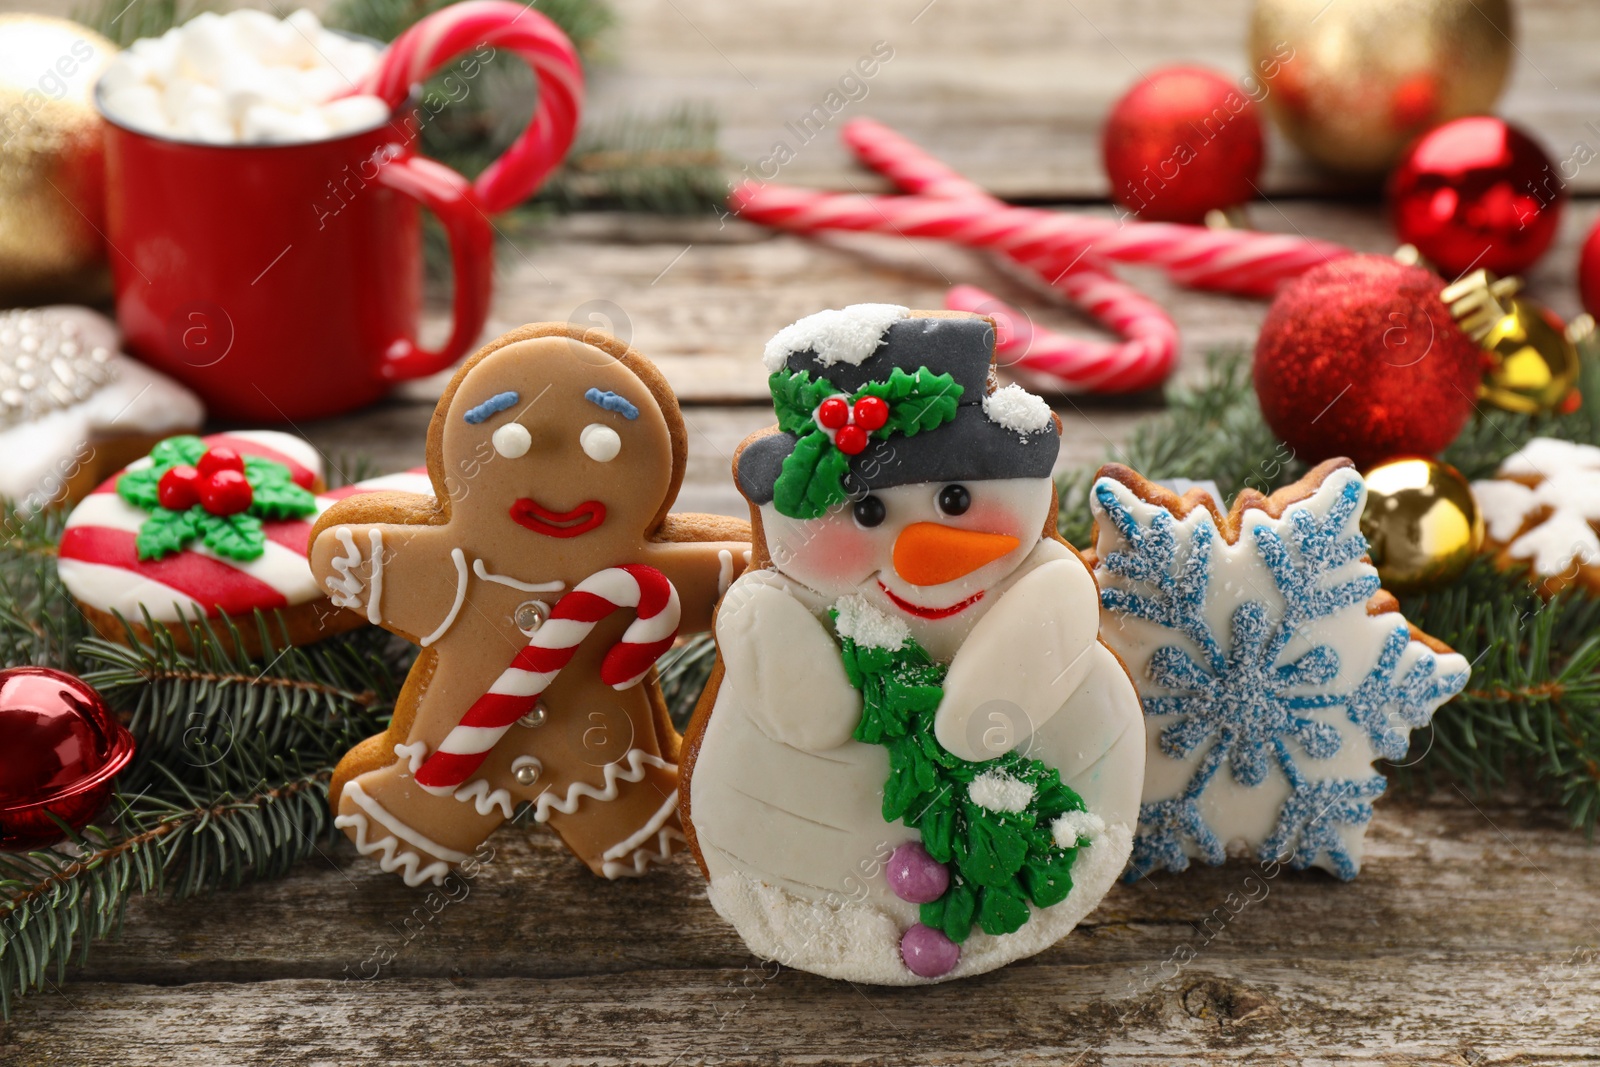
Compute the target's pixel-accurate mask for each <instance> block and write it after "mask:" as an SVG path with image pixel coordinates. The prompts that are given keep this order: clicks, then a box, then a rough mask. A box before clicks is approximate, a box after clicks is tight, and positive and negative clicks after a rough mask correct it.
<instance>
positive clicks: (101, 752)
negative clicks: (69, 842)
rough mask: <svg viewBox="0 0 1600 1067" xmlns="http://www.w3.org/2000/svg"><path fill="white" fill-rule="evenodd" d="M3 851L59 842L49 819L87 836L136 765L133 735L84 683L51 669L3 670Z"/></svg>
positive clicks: (0, 736)
mask: <svg viewBox="0 0 1600 1067" xmlns="http://www.w3.org/2000/svg"><path fill="white" fill-rule="evenodd" d="M0 752H3V753H4V754H5V756H4V758H3V759H0V848H4V849H28V848H43V847H45V846H47V845H52V844H54V843H55V842H57V841H60V840H61V839H62V837H63V834H62V832H61V827H60V826H58V825H57V824H56V823H55V822H54V821H53V820H52V819H51V818H50V816H51V815H54V816H55V817H56V818H58V819H60V820H61V821H62V822H65V823H66V824H67V825H68V826H70V827H72V828H73V829H74V830H82V829H83V828H84V827H85V826H87V825H88V824H89V821H90V820H91V819H93V818H94V816H95V813H97V812H98V811H99V810H100V808H101V806H102V805H103V804H104V803H105V800H106V797H107V796H109V795H110V792H111V779H112V777H113V776H115V775H116V773H117V772H118V771H120V770H122V768H123V767H124V766H126V765H127V763H128V761H129V760H130V759H132V758H133V735H132V734H130V733H128V731H127V730H126V729H125V728H124V727H123V725H122V724H121V723H120V722H118V721H117V719H116V716H114V715H113V714H112V713H111V711H110V709H108V708H107V707H106V705H105V702H104V701H102V700H101V699H100V694H98V693H96V692H95V691H94V689H92V688H91V687H90V686H89V685H87V684H86V683H84V682H83V681H82V680H81V679H79V678H74V677H73V676H72V675H70V674H66V673H64V672H62V671H54V670H50V669H49V668H46V667H13V668H11V669H9V670H4V671H0Z"/></svg>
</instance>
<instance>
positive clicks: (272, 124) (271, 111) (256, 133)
mask: <svg viewBox="0 0 1600 1067" xmlns="http://www.w3.org/2000/svg"><path fill="white" fill-rule="evenodd" d="M328 132H329V131H328V124H327V122H326V121H325V120H324V119H323V117H322V116H321V115H319V114H317V113H316V112H315V111H301V112H295V111H285V110H283V109H282V108H276V107H272V106H270V105H267V104H257V105H256V106H255V107H252V108H250V109H249V110H248V111H246V112H245V113H244V118H243V119H242V120H241V121H240V123H239V140H240V141H242V142H244V143H246V144H302V143H304V142H306V141H320V140H322V139H323V138H325V137H327V136H328Z"/></svg>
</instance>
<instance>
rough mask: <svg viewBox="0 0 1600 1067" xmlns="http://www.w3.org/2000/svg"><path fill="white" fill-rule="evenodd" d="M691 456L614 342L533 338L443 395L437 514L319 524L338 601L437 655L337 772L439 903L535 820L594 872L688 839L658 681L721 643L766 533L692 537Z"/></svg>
mask: <svg viewBox="0 0 1600 1067" xmlns="http://www.w3.org/2000/svg"><path fill="white" fill-rule="evenodd" d="M686 452H687V447H686V435H685V430H684V426H683V420H682V417H681V416H680V415H679V413H678V405H677V401H676V399H675V398H674V397H673V395H672V392H671V390H670V389H669V388H668V387H667V385H666V382H665V381H664V380H663V379H662V377H661V375H660V373H659V372H658V371H657V370H656V369H655V367H654V366H653V365H651V364H650V363H649V362H648V361H646V360H645V359H644V358H643V357H642V356H640V355H639V354H638V353H637V352H634V351H633V350H632V349H630V348H629V347H628V346H627V345H625V344H623V343H622V342H620V341H617V340H616V339H614V338H611V337H609V336H607V335H605V334H602V333H600V332H599V331H594V330H590V331H584V330H581V329H579V328H576V327H573V326H571V325H568V324H565V323H544V324H539V325H533V326H525V327H523V328H521V329H519V330H514V331H512V332H511V333H508V334H506V335H505V336H503V337H501V338H499V339H497V340H495V341H493V342H491V343H489V344H488V345H486V346H485V347H484V348H483V349H481V350H480V351H479V352H478V353H477V354H476V355H474V356H473V357H472V358H471V359H469V360H468V361H467V362H466V363H465V364H464V365H463V366H462V367H461V369H460V370H459V371H457V373H456V375H455V377H454V378H453V379H452V380H451V382H450V385H449V386H448V387H447V388H446V389H445V392H444V395H443V397H442V398H441V399H440V400H439V406H438V408H437V409H436V410H435V412H434V417H433V421H432V424H431V425H430V427H429V431H428V472H429V475H430V478H431V480H432V483H433V486H434V490H435V499H430V500H426V501H419V500H418V499H417V498H403V497H393V498H383V497H377V496H373V497H368V498H365V499H358V500H353V501H350V502H348V503H346V504H342V505H339V506H336V507H334V508H331V509H329V510H328V511H327V512H326V513H325V514H324V515H323V516H322V517H321V518H320V519H319V520H318V522H317V526H316V531H315V535H314V543H313V548H312V567H313V569H314V571H315V572H316V575H317V578H318V580H319V581H320V582H322V583H323V584H324V585H325V587H326V588H327V590H328V591H329V592H330V593H331V594H332V596H333V598H334V602H335V603H337V604H339V605H341V606H342V607H344V608H346V609H347V610H349V611H351V612H352V613H354V614H357V615H359V616H360V617H361V618H362V619H364V620H368V621H371V622H373V623H376V624H378V625H381V626H383V627H385V628H387V629H389V630H391V631H392V632H394V633H396V634H399V635H400V636H402V637H405V638H406V639H408V640H410V641H413V642H415V643H416V644H418V645H419V646H421V650H422V651H421V654H420V655H419V656H418V657H417V661H416V664H415V665H414V666H413V667H412V670H411V674H410V676H409V677H408V678H407V680H406V685H405V687H404V689H403V691H402V692H401V696H400V700H399V703H398V706H397V707H396V709H395V713H394V718H393V721H392V723H391V725H390V727H389V729H388V731H386V732H385V733H383V734H380V735H378V736H376V737H372V738H368V739H367V740H366V741H365V742H363V743H362V744H360V745H358V746H357V747H356V748H354V749H352V750H351V751H350V752H349V753H348V754H347V755H346V756H345V757H344V759H343V760H341V761H340V763H339V766H338V768H337V770H336V772H335V775H334V779H333V784H332V790H331V802H332V805H333V808H334V811H335V813H336V819H335V824H336V825H337V826H339V827H340V828H342V829H343V830H344V831H345V832H346V834H348V835H349V836H350V838H351V840H352V841H354V842H355V845H356V847H357V848H358V849H359V850H360V851H361V852H362V853H363V854H364V855H373V856H376V857H377V858H378V860H379V862H380V863H381V864H382V866H383V868H384V869H385V870H388V871H398V872H400V873H401V874H402V876H403V877H404V878H405V880H406V882H407V883H408V884H410V885H419V884H421V883H423V882H426V881H434V882H437V881H440V880H442V879H443V878H444V877H445V875H446V874H448V873H449V871H450V869H451V868H452V867H453V866H454V865H456V864H459V863H461V862H463V861H464V860H465V859H467V858H468V857H469V856H470V854H471V853H472V851H473V849H474V848H475V847H476V846H477V845H478V844H479V843H480V842H482V841H483V840H484V839H485V838H486V837H488V836H489V834H490V833H491V832H492V831H493V830H494V829H495V828H496V827H497V826H499V825H500V823H501V822H503V821H504V820H506V819H509V818H510V817H511V816H512V814H513V812H514V810H515V808H516V807H517V806H518V805H519V804H522V803H528V804H531V805H532V814H533V818H534V819H535V820H536V821H538V822H540V823H545V824H548V825H549V826H550V828H551V829H553V830H554V831H555V832H556V833H557V834H559V835H560V836H561V838H562V840H563V841H564V842H565V843H566V844H567V846H568V847H569V848H570V849H571V850H572V851H573V852H574V853H576V854H577V855H578V857H579V858H580V859H582V860H583V861H584V862H585V863H586V864H588V865H589V867H590V869H591V870H593V871H594V873H596V874H599V875H603V876H605V877H607V878H616V877H620V876H624V875H627V876H631V875H636V874H642V873H643V872H644V871H645V869H646V868H647V867H648V866H649V865H651V864H652V863H659V862H661V861H663V860H665V859H666V858H667V857H668V856H669V855H671V854H672V853H673V852H674V851H675V850H676V849H677V848H678V843H679V842H681V841H682V839H683V835H682V833H681V831H680V829H679V822H678V815H677V804H678V769H677V756H678V740H679V739H678V736H677V733H676V732H675V731H674V730H673V728H672V726H671V723H670V721H669V720H668V718H667V714H666V708H665V705H664V704H663V702H662V700H661V694H660V690H659V688H658V687H657V686H656V684H655V681H654V677H653V675H651V673H650V670H651V666H652V664H653V663H654V661H655V659H656V657H657V656H658V655H660V653H661V652H663V651H665V650H666V649H667V648H668V647H669V646H670V645H671V644H672V641H673V639H674V637H675V636H676V635H677V634H678V633H680V632H688V631H693V630H696V629H700V630H703V629H706V628H708V627H709V625H710V622H711V609H712V605H713V604H714V603H715V601H716V598H717V597H718V596H719V595H720V594H721V592H722V591H723V590H725V589H726V588H727V587H728V585H729V584H730V583H731V582H732V581H733V579H734V578H735V577H737V575H738V574H739V573H740V571H742V570H743V568H744V565H745V561H746V558H747V552H748V549H749V527H748V526H746V525H745V523H743V522H741V521H739V520H735V519H725V518H721V517H717V516H708V515H674V514H669V513H668V512H669V509H670V507H671V505H672V502H673V500H674V498H675V497H676V496H677V492H678V486H679V484H680V483H681V481H682V479H683V471H684V463H685V457H686Z"/></svg>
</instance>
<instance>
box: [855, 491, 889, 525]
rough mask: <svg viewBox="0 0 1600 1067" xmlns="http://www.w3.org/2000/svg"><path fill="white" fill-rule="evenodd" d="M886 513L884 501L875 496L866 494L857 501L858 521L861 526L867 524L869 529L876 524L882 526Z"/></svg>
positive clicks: (856, 513) (856, 512)
mask: <svg viewBox="0 0 1600 1067" xmlns="http://www.w3.org/2000/svg"><path fill="white" fill-rule="evenodd" d="M886 514H887V512H886V511H885V510H884V506H883V501H881V500H879V499H878V498H877V497H875V496H864V497H862V498H861V499H860V500H857V501H856V506H855V516H856V522H857V524H859V525H861V526H865V527H867V528H868V529H871V528H872V527H874V526H881V525H882V524H883V520H884V516H885V515H886Z"/></svg>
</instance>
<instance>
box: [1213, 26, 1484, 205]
mask: <svg viewBox="0 0 1600 1067" xmlns="http://www.w3.org/2000/svg"><path fill="white" fill-rule="evenodd" d="M1511 38H1512V22H1511V7H1510V0H1332V2H1330V0H1257V3H1256V8H1255V15H1254V17H1253V18H1252V20H1251V26H1250V55H1251V58H1252V62H1253V64H1254V68H1253V69H1252V71H1251V74H1250V77H1248V78H1246V80H1245V88H1246V89H1247V90H1251V91H1252V95H1254V96H1255V97H1256V98H1257V99H1259V100H1261V102H1262V103H1263V104H1264V105H1265V107H1266V109H1267V112H1268V114H1270V115H1271V116H1272V118H1273V121H1274V122H1276V123H1277V125H1278V128H1279V129H1280V130H1282V131H1283V133H1284V135H1285V136H1286V137H1288V138H1289V140H1291V141H1293V142H1294V143H1295V144H1296V145H1297V146H1299V148H1300V149H1301V150H1302V151H1303V152H1305V153H1306V154H1307V155H1308V156H1310V157H1311V158H1312V159H1314V160H1316V161H1317V162H1319V163H1321V164H1323V165H1324V166H1327V167H1331V168H1333V169H1335V170H1341V171H1347V172H1350V173H1356V174H1378V173H1381V172H1382V171H1384V170H1386V169H1388V167H1389V166H1390V165H1391V164H1393V163H1394V161H1395V160H1396V159H1397V158H1398V157H1399V155H1400V153H1401V151H1403V150H1404V149H1405V147H1406V145H1407V144H1408V143H1410V141H1411V139H1412V138H1413V137H1416V136H1417V135H1418V134H1421V133H1422V132H1423V131H1425V130H1428V129H1430V128H1432V127H1434V126H1437V125H1438V124H1439V123H1441V122H1446V121H1448V120H1450V119H1454V118H1460V117H1461V116H1463V115H1476V114H1485V113H1487V112H1489V111H1490V110H1491V109H1492V105H1493V104H1494V101H1495V99H1496V98H1497V97H1498V96H1499V95H1500V90H1501V89H1502V88H1503V87H1504V85H1505V81H1506V73H1507V71H1508V70H1509V69H1510V62H1511V48H1512V44H1511Z"/></svg>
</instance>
